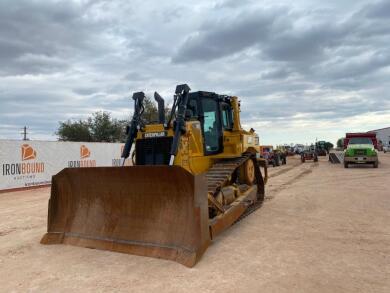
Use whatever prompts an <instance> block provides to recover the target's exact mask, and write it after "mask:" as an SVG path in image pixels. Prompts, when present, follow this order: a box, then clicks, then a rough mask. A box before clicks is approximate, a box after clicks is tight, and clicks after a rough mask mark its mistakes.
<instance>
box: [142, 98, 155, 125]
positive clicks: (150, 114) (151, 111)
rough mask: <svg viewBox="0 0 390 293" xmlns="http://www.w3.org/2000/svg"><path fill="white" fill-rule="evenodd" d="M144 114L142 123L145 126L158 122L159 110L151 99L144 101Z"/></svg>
mask: <svg viewBox="0 0 390 293" xmlns="http://www.w3.org/2000/svg"><path fill="white" fill-rule="evenodd" d="M144 108H145V110H144V113H143V114H142V121H143V122H144V124H150V123H155V122H158V110H157V106H156V103H155V102H154V101H152V99H151V98H149V97H145V99H144Z"/></svg>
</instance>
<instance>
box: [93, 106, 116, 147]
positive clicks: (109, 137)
mask: <svg viewBox="0 0 390 293" xmlns="http://www.w3.org/2000/svg"><path fill="white" fill-rule="evenodd" d="M88 124H89V129H90V131H91V134H92V137H93V140H94V141H98V142H115V141H119V140H120V139H119V138H120V136H121V129H120V125H119V123H118V120H116V119H113V118H111V115H110V113H108V112H95V113H93V114H92V117H90V118H88Z"/></svg>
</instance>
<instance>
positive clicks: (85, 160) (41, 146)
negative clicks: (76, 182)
mask: <svg viewBox="0 0 390 293" xmlns="http://www.w3.org/2000/svg"><path fill="white" fill-rule="evenodd" d="M123 146H124V144H123V143H88V142H55V141H12V140H0V165H1V171H0V172H1V173H0V190H4V189H12V188H23V187H31V186H37V185H45V184H50V182H51V176H52V175H54V174H56V173H58V172H59V171H61V170H62V169H64V168H67V167H69V168H83V167H97V166H119V165H120V157H121V152H122V149H123ZM129 164H130V160H127V162H126V165H129Z"/></svg>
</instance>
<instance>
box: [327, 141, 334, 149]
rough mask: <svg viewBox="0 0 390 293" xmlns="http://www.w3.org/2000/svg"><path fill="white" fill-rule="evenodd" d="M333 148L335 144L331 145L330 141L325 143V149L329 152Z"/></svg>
mask: <svg viewBox="0 0 390 293" xmlns="http://www.w3.org/2000/svg"><path fill="white" fill-rule="evenodd" d="M333 146H334V145H333V143H331V142H329V141H327V142H325V149H326V150H327V151H329V150H331V149H332V148H333Z"/></svg>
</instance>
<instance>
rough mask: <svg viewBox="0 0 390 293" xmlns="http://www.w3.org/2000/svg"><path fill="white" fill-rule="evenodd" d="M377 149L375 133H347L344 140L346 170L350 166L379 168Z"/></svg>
mask: <svg viewBox="0 0 390 293" xmlns="http://www.w3.org/2000/svg"><path fill="white" fill-rule="evenodd" d="M377 149H378V141H377V139H376V133H375V132H366V133H347V134H346V136H345V139H344V168H348V166H349V165H350V164H372V165H373V167H374V168H378V164H379V160H378V152H377Z"/></svg>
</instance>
